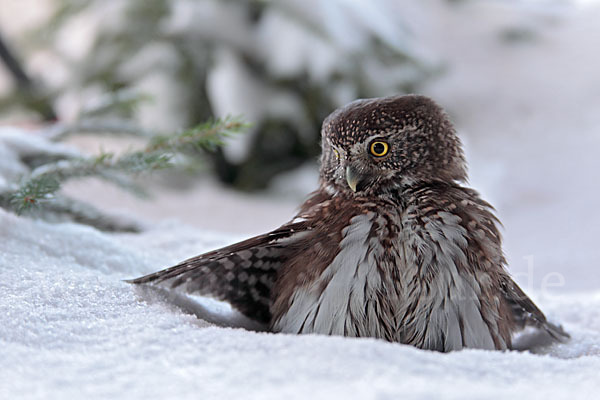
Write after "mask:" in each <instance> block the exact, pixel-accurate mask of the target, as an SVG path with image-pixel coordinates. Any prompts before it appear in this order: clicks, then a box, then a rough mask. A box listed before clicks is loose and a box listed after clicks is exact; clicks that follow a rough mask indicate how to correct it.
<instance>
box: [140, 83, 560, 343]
mask: <svg viewBox="0 0 600 400" xmlns="http://www.w3.org/2000/svg"><path fill="white" fill-rule="evenodd" d="M322 136H323V139H322V148H323V154H322V157H321V172H320V185H319V189H318V190H317V191H316V192H315V193H313V194H312V196H311V197H310V198H309V199H308V200H307V201H306V202H305V203H304V204H303V205H302V206H301V209H300V212H299V213H298V215H297V216H296V217H295V218H294V219H293V220H292V221H291V222H289V223H287V224H285V225H283V226H282V227H281V228H279V229H276V230H275V231H273V232H270V233H267V234H265V235H261V236H257V237H254V238H251V239H248V240H246V241H243V242H240V243H237V244H234V245H231V246H228V247H225V248H223V249H220V250H215V251H213V252H210V253H206V254H203V255H200V256H197V257H194V258H191V259H189V260H186V261H184V262H182V263H181V264H179V265H177V266H175V267H172V268H169V269H166V270H164V271H160V272H157V273H154V274H151V275H148V276H145V277H141V278H138V279H135V280H133V281H131V282H133V283H153V284H159V285H163V286H165V287H168V288H172V289H177V290H182V291H184V292H187V293H194V294H198V295H204V296H212V297H215V298H217V299H219V300H224V301H227V302H229V303H231V305H232V306H233V307H234V308H236V309H237V310H239V311H240V312H241V313H243V314H244V315H245V316H246V317H248V318H250V319H252V320H254V321H257V322H260V323H262V324H264V325H265V326H266V327H267V328H268V329H269V330H271V331H274V332H288V333H320V334H333V335H344V336H355V337H365V336H368V337H375V338H381V339H385V340H388V341H392V342H400V343H406V344H410V345H413V346H416V347H419V348H423V349H432V350H439V351H450V350H456V349H461V348H464V347H470V348H484V349H510V348H511V347H512V337H513V335H514V333H515V332H517V331H519V330H521V329H523V328H524V327H525V326H534V327H536V328H539V329H540V330H541V331H545V332H546V333H547V334H549V335H550V336H551V337H552V338H553V339H556V340H563V339H566V338H567V337H568V335H567V334H566V333H565V332H564V331H563V330H562V328H560V327H558V326H556V325H553V324H551V323H549V322H548V321H547V320H546V318H545V316H544V314H543V313H542V312H541V311H540V310H539V309H538V308H537V307H536V306H535V305H534V304H533V302H532V301H531V300H530V299H529V298H528V297H527V296H526V295H525V294H524V293H523V291H522V290H521V289H520V288H519V287H518V286H517V285H516V283H514V281H513V280H512V279H511V278H510V276H509V275H508V273H507V272H506V270H505V264H506V261H505V259H504V256H503V254H502V248H501V237H500V233H499V232H498V229H497V224H498V220H497V219H496V217H495V216H494V215H493V213H492V210H493V209H492V207H491V206H490V205H489V204H488V203H486V202H485V201H483V200H482V199H481V198H480V197H479V195H478V193H477V192H475V191H474V190H472V189H468V188H465V187H464V186H462V185H461V183H464V181H465V180H466V177H467V173H466V167H465V161H464V156H463V153H462V149H461V144H460V141H459V139H458V137H457V136H456V134H455V131H454V128H453V127H452V124H451V123H450V121H449V119H448V117H447V115H446V114H445V113H444V112H443V110H442V109H441V108H440V107H439V106H438V105H436V104H435V103H434V102H433V101H432V100H430V99H429V98H427V97H424V96H414V95H411V96H393V97H386V98H380V99H370V100H357V101H355V102H353V103H351V104H349V105H347V106H346V107H343V108H341V109H339V110H337V111H335V112H334V113H332V114H331V115H330V116H329V117H328V118H327V119H326V120H325V122H324V123H323V129H322Z"/></svg>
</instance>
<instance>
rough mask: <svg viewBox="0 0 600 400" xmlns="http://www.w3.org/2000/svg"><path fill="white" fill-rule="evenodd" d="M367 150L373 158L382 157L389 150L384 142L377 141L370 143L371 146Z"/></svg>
mask: <svg viewBox="0 0 600 400" xmlns="http://www.w3.org/2000/svg"><path fill="white" fill-rule="evenodd" d="M369 150H370V151H371V154H373V155H374V156H375V157H383V156H385V155H386V154H387V153H388V151H389V150H390V146H389V145H388V144H387V143H386V142H382V141H380V140H378V141H375V142H373V143H371V145H370V146H369Z"/></svg>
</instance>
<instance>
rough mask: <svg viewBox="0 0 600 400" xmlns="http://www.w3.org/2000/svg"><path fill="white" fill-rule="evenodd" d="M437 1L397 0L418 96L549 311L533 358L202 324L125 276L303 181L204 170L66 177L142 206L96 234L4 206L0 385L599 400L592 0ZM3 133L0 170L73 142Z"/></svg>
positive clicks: (16, 393)
mask: <svg viewBox="0 0 600 400" xmlns="http://www.w3.org/2000/svg"><path fill="white" fill-rule="evenodd" d="M446 3H447V2H439V3H438V2H419V3H418V4H421V5H419V6H417V5H415V4H417V2H414V3H412V5H411V7H410V8H409V7H408V6H407V5H405V6H406V8H405V9H403V11H404V12H405V13H406V15H407V18H406V19H407V20H409V21H412V22H413V26H411V31H412V32H413V34H414V36H415V37H416V38H418V40H420V41H421V42H420V43H419V44H420V46H421V47H423V48H427V49H429V50H430V52H431V53H432V54H439V55H440V56H441V57H442V58H443V59H445V60H447V61H448V64H449V66H451V68H449V70H448V71H447V73H446V74H445V75H443V76H442V77H440V78H439V79H438V80H436V81H434V82H432V84H431V85H430V86H429V87H428V88H426V90H425V92H426V93H427V94H430V95H432V96H433V97H434V98H435V99H436V100H438V101H439V102H440V103H442V104H443V105H444V106H445V107H446V108H447V109H448V110H449V112H450V113H451V115H452V118H453V119H454V120H455V121H456V124H457V127H458V130H459V133H460V134H461V137H462V138H463V141H464V142H465V145H466V148H467V157H468V160H469V165H470V176H471V185H472V186H474V187H475V188H477V189H478V190H480V191H481V192H482V193H483V195H484V197H485V198H486V199H488V200H489V201H490V202H491V203H492V204H494V205H495V206H496V208H497V209H498V215H499V217H500V219H501V220H502V221H503V224H504V227H505V229H504V231H503V233H504V237H505V244H506V245H505V249H506V252H507V256H508V259H509V261H510V271H511V272H512V273H513V275H514V276H515V278H516V279H517V281H518V282H519V284H520V285H521V286H522V287H523V288H524V289H525V291H526V292H527V293H528V294H530V295H531V296H532V298H533V299H534V301H535V302H536V303H537V304H538V305H539V306H540V308H541V309H542V310H543V311H544V312H545V313H546V315H548V317H549V318H550V319H551V320H552V321H556V322H559V323H561V324H563V326H564V327H565V329H566V330H567V331H568V332H569V333H570V334H571V336H572V339H571V340H570V341H569V342H568V343H565V344H558V345H554V346H551V347H548V348H546V349H543V350H542V351H541V352H540V353H537V354H532V353H529V352H516V351H513V352H490V351H480V350H466V351H460V352H454V353H450V354H440V353H434V352H427V351H421V350H417V349H414V348H411V347H408V346H403V345H398V344H390V343H386V342H382V341H377V340H372V339H349V338H341V337H324V336H314V335H305V336H292V335H283V334H278V335H274V334H268V333H258V332H250V331H246V330H243V329H239V328H236V329H232V328H223V327H217V326H212V325H210V324H208V323H206V322H204V321H202V320H200V319H198V318H196V317H195V316H193V315H190V314H187V313H185V312H183V311H182V310H181V309H180V308H178V307H175V306H174V305H173V302H171V301H169V300H165V298H164V296H163V295H162V294H160V293H154V292H151V291H144V290H139V289H136V288H134V287H132V286H131V285H128V284H126V283H124V282H123V281H122V280H123V279H128V278H132V277H136V276H139V275H141V274H145V273H149V272H152V271H156V270H158V269H161V268H163V267H166V266H170V265H172V264H174V263H176V262H178V261H180V260H182V259H185V258H186V257H190V256H193V255H196V254H199V253H201V252H203V251H206V250H210V249H214V248H217V247H220V246H223V245H226V244H228V243H232V242H235V241H237V240H240V239H243V238H244V237H246V233H248V234H250V233H260V232H261V231H262V232H264V231H266V230H268V229H272V228H274V227H276V226H277V225H278V224H279V223H282V222H285V221H286V220H287V219H289V218H290V217H291V216H292V209H293V206H292V205H293V204H299V203H300V201H301V200H302V198H303V197H304V195H305V194H306V193H308V192H309V191H310V190H311V189H313V188H314V184H315V180H316V177H315V175H316V173H315V169H314V167H307V168H305V169H303V170H302V171H296V172H294V173H292V174H289V175H287V176H285V177H280V178H278V180H277V182H276V183H275V185H274V188H273V190H272V192H271V194H270V196H271V198H269V196H262V197H247V196H241V195H239V194H233V193H231V192H229V191H226V190H224V189H222V188H218V187H217V186H215V185H214V184H207V182H201V183H199V185H198V186H197V187H196V188H193V189H192V190H190V191H189V192H187V193H179V192H178V193H170V192H169V193H158V194H157V201H156V202H155V203H142V204H139V203H134V202H133V200H131V199H130V198H129V197H127V195H124V194H121V193H118V192H115V191H114V189H110V190H107V188H106V187H104V186H99V185H98V183H94V182H92V183H85V182H77V183H73V184H70V185H69V186H68V187H67V191H68V192H69V193H70V194H78V195H79V196H80V198H82V199H87V200H90V201H92V202H95V204H96V205H104V206H105V207H108V208H110V209H111V210H119V211H121V212H128V214H129V215H134V216H136V217H138V218H144V219H145V220H150V221H153V222H152V223H153V225H152V228H151V229H150V230H148V231H145V232H143V233H141V234H107V233H102V232H99V231H97V230H95V229H93V228H90V227H86V226H81V225H77V224H48V223H45V222H42V221H35V220H30V219H27V218H24V217H18V216H15V215H13V214H10V213H7V212H5V211H2V210H1V209H0V398H2V399H8V398H10V399H13V398H19V399H40V398H44V399H47V398H83V397H85V398H88V399H104V398H127V399H137V398H139V399H142V398H143V399H153V398H205V399H212V398H219V399H221V398H223V399H229V398H240V399H254V398H257V399H258V398H260V399H281V398H286V399H296V398H298V399H304V398H313V399H321V398H323V399H325V398H326V399H335V398H343V399H397V398H402V399H431V398H435V399H437V398H447V399H481V398H486V399H487V398H490V399H503V398H527V399H532V400H533V399H544V400H547V399H572V398H577V399H592V398H596V397H597V393H598V392H600V379H599V376H600V375H599V372H598V371H600V274H598V272H597V271H598V265H599V263H600V247H599V246H598V245H597V243H596V241H597V239H598V237H600V213H598V212H597V206H598V205H597V203H598V202H597V199H598V198H599V197H600V187H599V186H598V181H599V179H598V178H599V176H598V174H599V172H598V171H600V159H598V157H597V149H598V145H599V144H600V143H599V141H600V134H599V133H598V132H599V130H598V126H600V124H599V123H600V116H599V114H598V106H599V103H600V91H599V88H600V80H599V79H600V78H599V77H598V75H597V73H596V72H595V71H598V70H600V55H598V52H596V51H590V49H597V48H600V29H599V28H598V25H597V20H598V17H599V15H598V14H600V9H598V8H597V7H592V6H588V7H585V8H584V7H583V6H578V7H576V8H568V7H567V8H568V12H565V13H563V14H557V13H556V12H555V11H544V10H540V9H539V8H537V7H531V8H527V9H526V10H523V9H521V8H518V9H515V8H512V7H511V6H510V5H508V4H506V3H505V2H487V5H482V4H481V3H478V2H463V3H461V4H459V5H458V6H456V7H460V12H457V9H456V8H448V6H447V4H446ZM422 4H426V5H422ZM565 7H566V6H565ZM409 17H411V18H409ZM515 21H518V22H519V24H525V25H526V27H531V28H532V29H534V32H535V35H534V37H535V39H533V40H535V42H522V43H516V44H511V45H508V44H506V43H504V42H502V41H501V40H499V39H498V32H499V31H500V30H502V29H506V28H507V27H508V28H510V27H514V26H518V25H519V24H517V23H516V22H515ZM383 28H384V27H382V29H383ZM418 47H419V46H418ZM286 68H287V67H286ZM226 72H227V71H226ZM222 107H223V108H226V104H223V105H222ZM240 107H241V106H240ZM7 129H8V128H4V129H3V133H2V134H0V185H2V181H3V180H4V181H11V180H13V178H14V176H15V174H20V173H23V172H24V171H26V169H27V166H26V165H24V164H21V163H20V162H19V161H18V160H19V157H18V155H21V154H27V152H28V151H30V150H32V149H36V150H35V151H44V152H50V153H54V154H56V153H60V154H77V151H75V150H73V149H71V148H68V147H65V146H62V145H57V146H55V145H51V144H48V143H47V142H45V141H44V140H43V139H41V138H37V137H35V136H31V135H28V136H23V135H22V134H20V133H19V132H17V130H7ZM0 189H1V187H0ZM216 205H218V206H216ZM167 215H168V216H170V217H171V218H173V219H171V220H170V221H165V220H164V219H165V218H166V217H167ZM244 218H245V219H244ZM181 221H185V223H184V222H181ZM188 224H189V225H188ZM211 230H212V231H211ZM217 230H218V231H221V232H227V233H215V231H217ZM205 306H206V307H208V308H211V309H213V310H216V311H220V312H223V313H228V312H230V310H228V309H227V308H225V309H223V308H222V307H223V306H222V305H220V304H219V305H214V304H205ZM219 307H221V308H219Z"/></svg>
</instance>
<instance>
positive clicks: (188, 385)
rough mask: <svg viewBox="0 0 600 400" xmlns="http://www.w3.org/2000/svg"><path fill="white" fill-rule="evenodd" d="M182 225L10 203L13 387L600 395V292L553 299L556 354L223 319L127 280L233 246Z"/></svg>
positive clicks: (41, 391)
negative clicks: (71, 219) (93, 218)
mask: <svg viewBox="0 0 600 400" xmlns="http://www.w3.org/2000/svg"><path fill="white" fill-rule="evenodd" d="M225 244H226V240H225V238H219V237H216V236H215V235H209V234H206V233H202V232H199V231H196V230H194V229H192V228H186V227H181V226H176V225H173V224H171V225H164V224H163V225H162V226H158V227H156V228H155V229H154V230H151V231H148V232H145V233H143V234H105V233H101V232H99V231H96V230H94V229H92V228H89V227H85V226H81V225H76V224H57V225H53V224H48V223H45V222H41V221H32V220H29V219H25V218H21V217H17V216H15V215H12V214H9V213H6V212H4V211H1V210H0V288H1V292H2V296H1V298H0V349H1V350H0V370H1V371H2V374H1V375H0V397H1V398H22V399H28V398H32V399H33V398H83V397H85V398H88V399H96V398H128V399H136V398H139V399H152V398H205V399H211V398H225V399H228V398H240V399H241V398H244V399H254V398H256V399H259V398H260V399H281V398H287V399H296V398H298V399H301V398H308V397H310V398H317V399H320V398H327V399H330V398H345V399H354V398H355V399H370V398H378V399H386V398H389V399H392V398H393V399H396V398H404V399H406V398H438V397H440V396H441V395H442V394H443V396H444V397H445V398H457V399H465V398H509V397H515V398H522V397H527V398H531V399H548V398H564V399H567V398H568V399H571V398H573V396H574V394H575V393H576V394H577V397H578V398H590V399H591V398H592V395H593V394H594V396H595V393H598V391H599V390H600V381H599V380H598V379H597V378H598V370H600V357H599V356H600V292H592V293H587V294H586V293H579V294H576V295H562V296H560V297H556V298H553V299H551V300H550V299H549V300H547V301H541V302H540V304H539V305H540V306H541V307H542V308H543V309H544V310H545V311H547V312H548V313H549V314H550V315H552V316H553V318H554V319H556V320H558V321H561V322H562V323H563V324H564V325H565V328H566V329H567V330H568V331H569V332H570V333H571V334H572V336H573V338H572V340H571V341H570V342H569V343H566V344H559V345H554V346H552V347H550V348H548V349H546V354H537V355H536V354H530V353H520V352H490V351H482V350H466V351H461V352H455V353H450V354H441V353H435V352H428V351H422V350H417V349H415V348H412V347H409V346H403V345H398V344H391V343H387V342H383V341H378V340H373V339H349V338H342V337H324V336H313V335H305V336H292V335H283V334H267V333H256V332H250V331H246V330H243V329H231V328H220V327H215V326H209V324H207V323H205V322H203V321H201V320H199V319H197V318H196V317H194V316H191V315H189V314H185V313H183V312H182V311H181V310H180V309H178V308H176V307H174V306H172V305H170V304H169V303H168V302H165V301H163V300H161V299H160V297H158V296H157V297H153V296H148V295H147V294H146V295H141V294H140V293H139V291H136V290H135V288H134V287H132V286H131V285H128V284H126V283H124V282H122V279H127V278H131V277H134V276H137V275H139V274H143V273H147V272H151V271H154V270H157V269H159V268H162V267H165V266H167V265H170V264H172V263H174V262H176V261H178V260H181V259H183V258H185V257H188V256H192V255H195V254H198V253H199V252H202V251H205V250H208V249H209V248H214V247H217V246H221V245H225Z"/></svg>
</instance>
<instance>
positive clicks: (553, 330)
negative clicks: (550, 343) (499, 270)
mask: <svg viewBox="0 0 600 400" xmlns="http://www.w3.org/2000/svg"><path fill="white" fill-rule="evenodd" d="M501 288H502V292H503V294H504V298H505V299H506V301H507V302H508V304H509V305H510V306H511V308H512V314H513V317H514V320H515V323H516V324H517V326H518V327H519V328H521V329H523V328H525V327H527V326H532V327H535V328H537V329H541V330H543V331H545V332H546V333H548V334H549V335H550V336H551V337H552V338H553V339H554V340H557V341H559V342H564V341H566V340H567V339H569V338H570V337H571V336H570V335H569V334H568V333H567V332H565V330H564V329H563V328H562V326H560V325H554V324H553V323H551V322H549V321H548V320H547V319H546V316H545V315H544V313H543V312H542V311H541V310H540V309H539V308H538V307H537V306H536V305H535V304H534V303H533V301H531V299H530V298H529V297H528V296H527V295H526V294H525V293H524V292H523V290H521V288H520V287H519V286H518V285H517V284H516V283H515V282H514V281H513V280H512V279H510V278H508V277H507V280H506V281H505V282H503V283H502V284H501Z"/></svg>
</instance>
